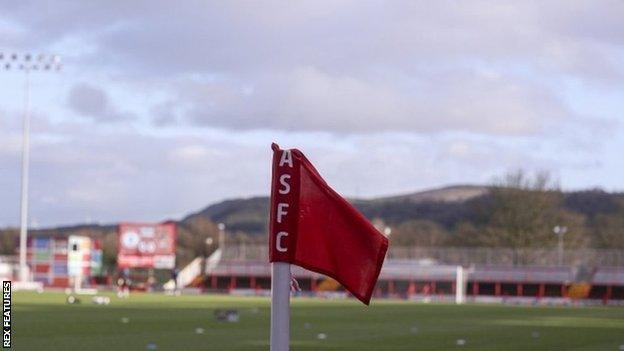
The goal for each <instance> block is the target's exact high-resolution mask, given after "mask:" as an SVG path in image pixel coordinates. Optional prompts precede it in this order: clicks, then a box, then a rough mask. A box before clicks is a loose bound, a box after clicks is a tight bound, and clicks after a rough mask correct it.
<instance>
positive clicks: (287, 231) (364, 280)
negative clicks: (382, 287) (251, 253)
mask: <svg viewBox="0 0 624 351" xmlns="http://www.w3.org/2000/svg"><path fill="white" fill-rule="evenodd" d="M272 148H273V178H272V186H271V221H270V234H269V235H270V237H269V244H270V257H269V260H270V261H271V262H288V263H292V264H295V265H298V266H300V267H303V268H305V269H308V270H311V271H314V272H317V273H321V274H324V275H326V276H329V277H331V278H334V279H335V280H337V281H338V282H339V283H341V284H342V285H343V286H344V287H345V288H346V289H347V290H348V291H349V292H350V293H351V294H353V296H355V297H357V298H358V299H359V300H360V301H362V302H363V303H365V304H367V305H368V304H369V302H370V298H371V295H372V294H373V289H374V287H375V283H376V282H377V277H379V272H380V271H381V266H382V265H383V261H384V258H385V256H386V251H387V250H388V239H387V238H386V237H385V236H383V235H382V234H381V233H379V231H378V230H377V229H375V227H373V225H372V224H370V222H369V221H368V220H367V219H366V218H365V217H364V216H363V215H362V214H360V213H359V212H358V211H357V210H356V209H355V208H354V207H353V206H352V205H351V204H349V203H348V202H347V201H346V200H345V199H343V198H342V197H341V196H340V195H338V193H336V192H335V191H334V190H332V189H331V188H330V187H329V185H327V183H326V182H325V181H324V180H323V178H321V176H320V174H319V173H318V172H317V170H316V169H315V168H314V166H313V165H312V163H310V161H309V160H308V159H307V158H306V157H305V156H304V155H303V153H301V151H299V150H297V149H290V150H281V149H280V148H279V146H277V145H276V144H273V145H272Z"/></svg>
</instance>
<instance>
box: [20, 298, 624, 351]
mask: <svg viewBox="0 0 624 351" xmlns="http://www.w3.org/2000/svg"><path fill="white" fill-rule="evenodd" d="M108 296H110V297H111V303H110V305H108V306H99V305H94V304H92V303H91V297H89V296H83V297H81V300H82V302H81V304H79V305H67V304H66V303H65V295H64V294H57V293H44V294H36V293H14V295H13V311H12V313H13V348H14V349H15V350H90V351H98V350H102V351H104V350H115V351H122V350H219V351H221V350H250V351H251V350H268V348H269V343H268V336H269V301H268V299H264V298H240V297H228V296H181V297H173V296H164V295H156V294H154V295H150V294H134V295H132V296H130V298H129V299H127V300H123V299H118V298H117V297H114V296H113V295H108ZM224 308H231V309H237V310H238V311H239V312H240V321H239V322H238V323H224V322H217V321H216V320H215V318H214V310H215V309H224ZM291 314H292V319H291V350H345V351H347V350H354V351H356V350H357V351H362V350H497V351H499V350H522V351H526V350H622V349H624V309H622V308H563V307H557V308H546V307H509V306H499V305H464V306H454V305H441V304H431V305H425V304H417V303H408V302H400V301H380V300H376V301H373V304H372V305H371V306H370V307H368V308H367V307H365V306H363V305H362V304H360V303H358V302H355V301H322V300H309V299H294V301H293V305H292V309H291ZM198 328H202V329H203V333H198V330H197V329H198ZM199 331H200V332H201V329H200V330H199ZM319 334H325V336H326V338H324V339H322V336H321V338H319ZM459 340H464V344H463V345H458V343H459V344H461V343H462V342H461V341H459ZM458 341H459V342H458ZM620 345H623V346H620Z"/></svg>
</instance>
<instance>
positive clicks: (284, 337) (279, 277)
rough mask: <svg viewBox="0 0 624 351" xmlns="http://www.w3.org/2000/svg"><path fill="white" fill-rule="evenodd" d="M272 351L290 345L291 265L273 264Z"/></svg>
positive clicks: (281, 349) (282, 349) (286, 349)
mask: <svg viewBox="0 0 624 351" xmlns="http://www.w3.org/2000/svg"><path fill="white" fill-rule="evenodd" d="M270 340H271V351H288V349H289V344H290V263H286V262H273V263H271V339H270Z"/></svg>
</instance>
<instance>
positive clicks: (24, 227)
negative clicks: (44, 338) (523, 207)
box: [0, 52, 61, 283]
mask: <svg viewBox="0 0 624 351" xmlns="http://www.w3.org/2000/svg"><path fill="white" fill-rule="evenodd" d="M0 69H2V70H3V71H12V70H16V71H21V72H23V73H24V77H25V79H24V121H23V136H22V189H21V203H20V239H19V243H20V251H19V280H20V282H23V283H25V282H27V281H29V280H30V279H29V277H28V275H29V274H28V266H27V265H26V241H27V236H28V171H29V166H30V74H31V73H33V72H58V71H60V70H61V58H60V56H58V55H48V54H37V55H35V54H31V53H21V54H18V53H11V54H8V53H3V52H0Z"/></svg>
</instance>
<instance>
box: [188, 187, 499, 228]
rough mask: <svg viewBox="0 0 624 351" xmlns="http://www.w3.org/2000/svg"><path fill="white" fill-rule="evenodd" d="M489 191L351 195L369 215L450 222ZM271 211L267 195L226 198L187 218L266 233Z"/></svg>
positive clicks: (468, 189)
mask: <svg viewBox="0 0 624 351" xmlns="http://www.w3.org/2000/svg"><path fill="white" fill-rule="evenodd" d="M486 193H487V187H483V186H472V185H462V186H449V187H444V188H440V189H433V190H427V191H422V192H416V193H411V194H405V195H398V196H390V197H380V198H374V199H350V200H349V201H350V202H351V203H353V204H354V205H355V206H356V207H357V208H358V209H359V210H360V211H362V213H363V214H364V215H365V216H367V217H369V218H371V219H372V218H381V219H383V220H385V221H387V222H389V223H397V222H402V221H404V220H407V219H412V218H414V217H416V218H426V219H430V220H433V221H438V222H441V223H445V224H446V225H451V224H452V223H453V222H454V219H455V218H454V217H456V215H455V214H456V213H457V212H458V211H457V209H458V207H461V204H462V203H463V202H465V201H467V200H470V199H473V198H476V197H478V196H482V195H484V194H486ZM268 213H269V198H268V197H265V196H263V197H253V198H248V199H235V200H226V201H223V202H220V203H217V204H214V205H210V206H208V207H206V208H204V209H203V210H201V211H199V212H196V213H193V214H191V215H189V216H188V217H186V218H184V219H183V220H182V222H186V221H189V220H191V219H193V218H196V217H198V216H200V217H205V218H208V219H210V220H212V221H214V222H217V223H224V224H225V225H226V226H227V228H228V231H230V232H237V231H240V232H245V233H247V234H251V235H258V234H264V233H266V228H267V221H268V219H267V218H268Z"/></svg>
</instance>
